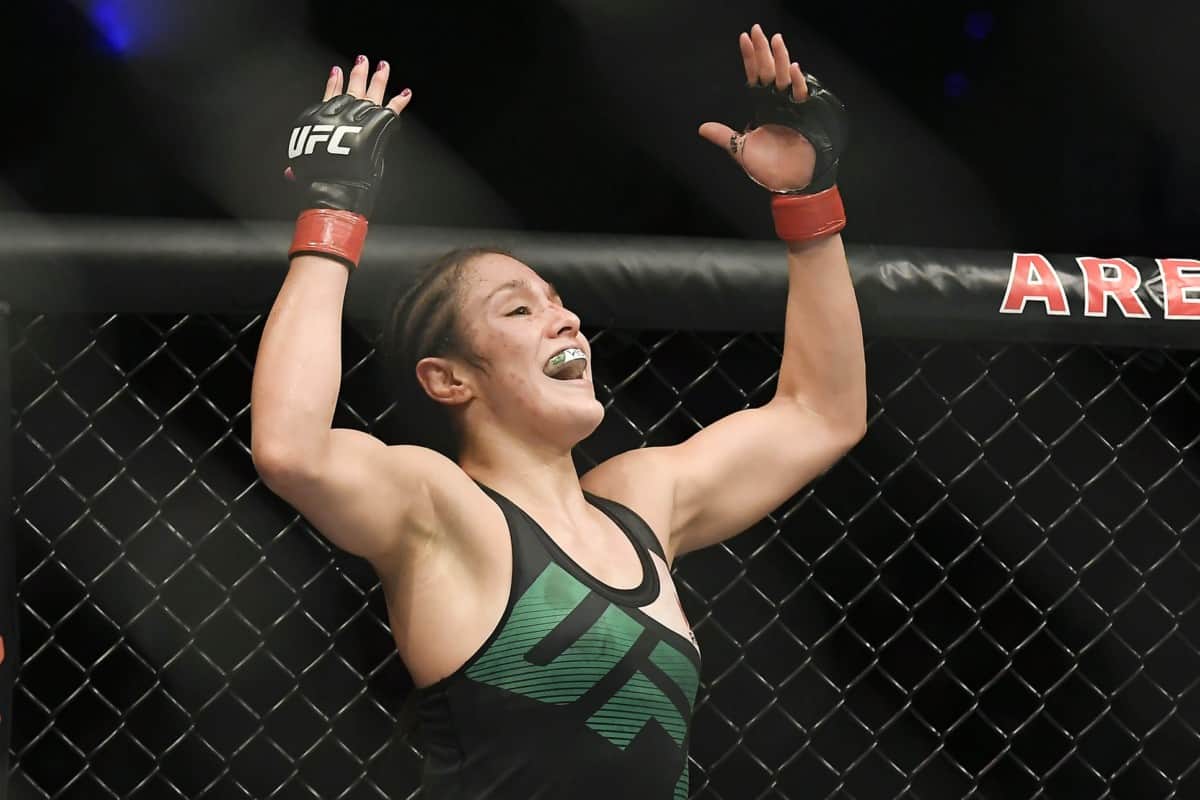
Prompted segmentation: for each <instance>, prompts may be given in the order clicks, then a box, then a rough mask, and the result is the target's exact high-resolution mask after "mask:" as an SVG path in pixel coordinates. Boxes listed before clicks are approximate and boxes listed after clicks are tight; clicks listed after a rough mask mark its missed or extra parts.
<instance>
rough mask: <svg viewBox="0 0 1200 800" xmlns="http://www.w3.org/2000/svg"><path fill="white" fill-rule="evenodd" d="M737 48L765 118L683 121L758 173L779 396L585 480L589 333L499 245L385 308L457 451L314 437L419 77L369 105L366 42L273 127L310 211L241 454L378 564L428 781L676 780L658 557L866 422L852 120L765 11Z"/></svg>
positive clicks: (406, 401)
mask: <svg viewBox="0 0 1200 800" xmlns="http://www.w3.org/2000/svg"><path fill="white" fill-rule="evenodd" d="M739 45H740V48H741V55H742V60H743V63H744V66H745V73H746V79H747V81H748V84H749V90H750V91H751V92H753V93H754V94H755V97H756V103H757V120H756V122H757V127H755V128H753V130H751V131H749V132H746V133H738V132H735V131H734V130H733V129H731V128H729V127H727V126H725V125H721V124H718V123H706V124H705V125H703V126H701V128H700V131H699V132H700V135H701V136H703V137H704V138H706V139H708V140H709V141H711V142H713V143H714V144H716V145H718V146H720V147H721V148H723V149H725V150H726V152H728V153H729V154H730V155H732V157H733V158H734V159H735V161H736V162H737V164H738V165H740V166H741V167H742V168H743V169H744V170H745V172H746V173H747V175H748V176H749V177H750V178H751V179H753V180H755V181H756V182H758V183H760V184H762V185H763V186H764V187H765V188H766V189H768V190H770V191H772V192H773V193H774V196H773V199H772V209H773V213H774V216H775V223H776V230H777V231H778V233H779V235H780V236H781V238H783V239H784V240H785V242H786V251H787V269H788V275H789V289H788V298H787V322H786V333H785V344H784V351H783V358H782V363H781V364H780V370H779V380H778V388H777V390H776V393H775V395H774V397H772V399H771V400H770V401H769V402H768V403H766V404H765V405H763V406H761V407H759V408H753V409H748V410H744V411H739V412H737V413H735V414H731V415H729V416H728V417H726V418H725V419H722V420H720V421H718V422H716V423H714V424H712V425H710V426H708V427H707V428H705V429H704V430H702V431H700V432H698V433H696V434H695V435H694V436H692V437H691V438H689V439H688V440H687V441H684V442H682V443H680V444H677V445H674V446H670V447H646V448H641V449H637V450H634V451H630V452H626V453H623V454H621V455H618V456H616V457H614V458H612V459H610V460H608V461H606V462H605V463H603V464H600V465H599V466H597V467H596V468H595V469H593V470H591V471H590V472H588V473H587V474H586V475H584V476H583V477H582V478H580V477H578V475H577V474H576V471H575V466H574V463H573V461H572V459H571V450H572V448H573V447H574V446H575V445H576V444H578V443H579V442H580V441H581V440H583V439H584V438H585V437H587V436H588V435H589V434H590V433H591V432H592V431H594V430H595V429H596V427H597V425H599V423H600V421H601V417H602V416H603V412H604V409H603V407H602V406H601V404H600V403H599V402H598V401H597V400H596V397H595V393H594V391H593V387H592V380H591V378H592V369H591V360H592V352H591V348H590V346H589V344H588V342H587V340H586V339H585V338H584V336H583V335H582V333H580V322H579V319H578V318H577V317H576V316H575V315H574V314H572V313H571V312H570V311H569V310H568V309H567V308H566V307H565V306H564V304H563V301H562V299H561V298H560V297H559V296H558V294H557V293H556V291H555V290H554V287H553V286H551V285H550V284H549V283H547V282H546V281H545V280H543V279H542V278H541V277H540V276H539V275H538V274H537V273H536V272H535V271H534V270H533V269H531V268H530V267H529V266H528V265H526V264H523V263H522V262H520V261H518V260H517V259H515V258H513V257H511V256H509V255H506V254H504V253H500V252H495V251H488V250H464V251H456V252H454V253H451V254H449V255H447V256H446V257H445V258H443V259H441V260H439V261H438V262H437V263H435V264H433V265H432V266H431V267H430V268H428V269H427V270H425V271H424V272H423V274H422V275H421V277H420V279H419V280H418V282H417V283H416V284H415V285H414V286H412V287H411V288H410V289H409V290H408V291H407V293H406V294H405V295H404V296H403V297H402V298H401V299H400V300H399V302H398V303H397V306H396V310H395V313H394V314H393V318H392V320H391V324H390V331H389V341H391V342H392V344H393V347H392V354H391V356H390V357H392V358H393V359H395V360H396V365H397V366H398V371H399V373H400V375H401V378H400V384H401V385H400V386H399V387H398V390H399V392H400V395H401V398H402V405H401V410H400V413H402V414H413V415H417V414H424V413H425V411H427V410H429V409H432V410H434V411H436V412H438V414H440V417H438V418H437V420H436V424H440V425H442V426H444V429H445V431H446V432H447V433H448V435H449V439H448V442H449V446H448V447H447V448H445V452H446V453H448V454H449V455H450V456H451V457H447V455H446V454H443V453H442V452H438V451H437V450H435V449H431V448H426V447H421V446H414V445H397V446H387V445H385V444H384V443H382V442H380V441H378V440H377V439H375V438H373V437H371V436H369V435H366V434H365V433H362V432H359V431H355V430H341V429H331V425H332V420H333V413H334V405H335V401H336V399H337V394H338V388H339V380H340V377H341V362H340V341H339V337H340V326H341V312H342V301H343V295H344V292H345V288H346V284H347V280H348V277H349V274H350V272H352V271H353V270H354V269H355V268H356V265H357V261H358V256H359V253H360V251H361V248H362V243H363V240H364V238H365V234H366V218H367V216H368V215H369V214H370V209H371V204H372V199H373V195H374V191H375V189H376V187H377V186H378V184H379V181H380V180H381V178H382V173H383V155H382V154H383V146H384V142H385V141H386V135H387V132H388V129H389V128H390V127H391V126H392V123H393V122H395V120H396V119H397V116H398V115H399V114H401V113H402V112H403V111H404V109H405V107H406V106H407V105H408V103H409V101H410V100H411V93H410V92H409V91H408V90H405V91H403V92H401V93H400V95H398V96H397V97H395V98H393V99H392V100H391V101H390V102H388V103H387V105H386V106H384V105H382V102H383V99H384V89H385V86H386V84H387V81H388V65H387V64H386V63H384V62H381V63H380V64H379V65H378V66H377V67H376V68H375V70H374V71H373V72H372V71H370V70H369V66H368V61H367V59H366V58H365V57H361V56H360V57H359V58H358V60H357V62H356V63H355V65H354V67H353V69H352V70H351V71H350V75H349V81H348V82H347V83H346V86H345V91H344V92H343V81H342V74H341V72H340V70H338V69H337V68H335V69H334V70H333V72H332V74H331V75H330V77H329V80H328V82H327V84H326V87H325V97H324V100H323V101H322V102H321V103H320V104H317V105H316V106H313V107H312V108H310V109H309V110H307V111H306V112H305V113H304V114H303V115H302V116H301V118H300V120H299V122H298V123H297V126H296V128H295V130H294V131H293V132H292V136H291V141H290V146H289V154H290V163H291V167H290V170H291V172H292V174H293V175H294V177H295V179H296V180H297V181H298V182H299V184H300V185H301V186H302V187H303V188H304V189H305V190H306V191H307V198H308V210H306V211H304V212H303V213H302V214H301V215H300V218H299V220H298V222H297V229H296V237H295V240H294V242H293V245H292V249H291V265H290V268H289V272H288V274H287V277H286V279H285V281H284V283H283V287H282V288H281V290H280V292H279V296H278V298H277V300H276V301H275V304H274V306H273V308H272V310H271V314H270V317H269V319H268V321H267V324H266V329H265V330H264V332H263V337H262V343H261V345H260V349H259V353H258V362H257V364H256V367H255V371H254V385H253V394H252V425H253V436H252V453H253V458H254V463H255V466H256V468H257V470H258V472H259V474H260V475H261V477H262V479H263V481H264V482H265V483H266V484H267V486H269V487H270V488H271V489H272V490H273V491H275V492H276V493H277V494H279V495H280V496H281V497H282V498H284V499H285V500H287V501H288V502H289V503H291V504H292V505H293V506H294V507H295V508H296V509H297V510H298V511H299V512H300V513H302V514H303V515H304V516H305V517H307V518H308V519H309V520H310V521H311V522H312V523H313V525H314V526H315V527H316V528H317V529H318V530H320V531H321V532H322V533H323V534H324V535H325V536H327V537H328V538H329V539H330V540H331V541H332V542H333V543H334V544H336V545H338V546H339V547H342V548H344V549H345V550H347V551H349V552H351V553H355V554H357V555H359V556H361V557H363V558H365V559H367V560H368V561H369V562H370V563H371V564H372V565H373V566H374V568H375V570H376V571H377V573H378V575H379V579H380V581H381V583H382V586H383V590H384V594H385V597H386V599H387V609H388V617H389V621H390V624H391V629H392V632H393V634H394V638H395V642H396V647H397V650H398V652H399V654H400V657H401V658H402V659H403V661H404V663H405V665H406V666H407V668H408V670H409V672H410V673H411V675H412V677H413V680H414V683H415V685H416V686H417V687H418V688H417V690H416V691H417V711H418V717H419V719H420V723H421V729H422V739H423V742H424V750H425V755H426V759H425V767H424V776H423V788H424V790H425V793H424V795H423V796H425V797H431V798H480V797H488V798H513V799H514V800H516V799H517V798H519V799H520V800H528V799H529V798H572V800H585V799H586V798H604V799H605V800H610V799H611V798H614V797H623V798H669V797H675V798H683V797H686V796H687V793H688V770H687V745H688V735H689V725H690V721H691V714H692V704H693V702H694V700H695V695H696V689H697V685H698V681H699V667H700V659H699V653H698V652H697V648H696V644H695V640H694V638H693V637H692V636H691V631H690V626H689V624H688V621H687V620H686V619H685V618H684V615H683V612H682V610H681V608H680V605H679V601H678V597H677V595H676V592H675V587H674V584H673V583H672V579H671V575H670V571H669V570H670V567H671V564H672V562H673V561H674V559H675V558H676V557H678V556H679V555H681V554H683V553H687V552H689V551H692V550H696V549H698V548H702V547H707V546H709V545H712V544H715V543H717V542H720V541H722V540H724V539H727V538H729V537H731V536H734V535H736V534H737V533H739V532H741V531H743V530H745V529H746V528H748V527H750V526H751V525H752V524H753V523H755V522H756V521H757V520H759V519H760V518H762V517H763V516H764V515H766V514H767V513H768V512H769V511H771V510H772V509H774V508H776V507H778V506H779V505H781V504H782V503H784V502H785V501H786V500H787V499H788V498H789V497H791V496H792V495H794V494H795V493H796V492H798V491H799V490H800V489H801V488H802V487H803V486H804V485H805V484H806V483H808V482H809V481H810V480H812V479H813V478H814V477H816V476H817V475H819V474H820V473H821V472H823V471H824V470H826V469H827V468H828V467H829V466H830V465H832V464H833V463H834V462H835V461H837V460H838V459H839V458H840V457H841V456H842V455H843V454H844V453H846V451H847V450H849V449H850V448H851V447H852V446H853V445H854V444H855V443H856V442H857V441H858V440H859V438H860V437H861V436H862V435H863V432H864V429H865V420H866V388H865V376H864V362H863V348H862V334H861V330H860V327H859V319H858V312H857V307H856V304H855V298H854V292H853V288H852V286H851V282H850V276H849V270H848V268H847V264H846V258H845V253H844V251H843V248H842V242H841V238H840V236H839V234H838V231H840V230H841V228H842V226H843V225H844V212H843V210H842V205H841V201H840V198H839V197H838V194H837V187H836V184H835V178H836V168H837V162H838V157H839V155H840V153H841V149H842V147H843V143H844V138H845V133H844V112H843V111H842V108H841V106H840V104H839V103H838V102H837V100H836V99H835V98H834V97H833V96H832V95H830V94H829V93H828V92H827V91H825V90H824V89H823V88H822V87H821V86H820V84H819V83H817V82H816V81H815V80H814V79H813V78H812V77H811V76H808V77H807V78H806V76H804V75H803V74H802V73H801V71H800V68H799V67H798V66H797V65H796V64H794V63H792V62H791V61H790V59H789V56H788V52H787V48H786V47H785V45H784V42H783V38H782V37H781V36H779V35H776V36H775V37H774V38H773V40H770V41H769V40H768V39H767V37H766V35H765V34H764V33H763V31H762V29H761V28H760V27H759V26H757V25H756V26H754V28H753V29H752V30H751V31H750V32H749V33H743V34H741V36H740V37H739ZM782 266H783V265H782V264H781V267H782ZM423 424H425V425H427V426H428V425H434V424H435V422H429V423H423Z"/></svg>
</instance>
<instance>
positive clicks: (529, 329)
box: [461, 253, 604, 449]
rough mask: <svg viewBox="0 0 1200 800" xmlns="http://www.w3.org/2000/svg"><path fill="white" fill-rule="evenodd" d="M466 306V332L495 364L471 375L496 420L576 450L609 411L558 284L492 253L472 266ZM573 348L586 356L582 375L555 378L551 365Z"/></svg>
mask: <svg viewBox="0 0 1200 800" xmlns="http://www.w3.org/2000/svg"><path fill="white" fill-rule="evenodd" d="M462 303H463V306H462V317H461V321H462V325H463V328H464V332H465V333H466V336H467V339H468V341H469V342H470V344H471V347H472V348H473V349H474V351H475V352H476V353H477V354H479V355H481V356H482V357H483V358H484V360H485V361H486V363H487V365H488V366H487V371H486V373H484V372H481V371H479V370H470V371H469V373H468V374H469V380H470V381H471V382H472V383H473V384H474V386H473V388H474V390H475V392H474V394H475V397H476V399H478V400H480V401H482V403H483V405H484V406H485V407H486V415H487V416H488V417H490V418H491V419H489V420H487V421H488V422H489V423H499V424H500V425H502V426H503V427H505V428H506V429H508V430H511V431H513V432H514V433H516V434H517V435H518V436H519V437H521V438H527V437H528V438H533V439H534V440H539V441H549V442H550V443H552V444H553V445H555V446H564V447H566V448H568V449H569V448H570V447H574V446H575V444H577V443H578V442H579V441H581V440H583V439H585V438H586V437H587V436H588V435H590V434H591V433H592V431H594V430H595V429H596V427H597V426H598V425H599V424H600V422H601V420H602V419H603V418H604V407H603V406H602V405H601V404H600V402H599V401H597V400H596V393H595V389H594V387H593V385H592V363H591V362H592V352H591V348H590V346H589V345H588V342H587V339H586V338H584V336H583V334H582V333H581V332H580V330H579V318H578V317H576V316H575V315H574V314H573V313H571V312H570V311H568V310H567V309H565V308H563V305H562V299H561V298H560V297H559V296H558V293H557V292H556V291H555V290H554V287H553V286H551V285H550V284H548V283H547V282H546V281H544V280H543V279H542V278H541V277H540V276H539V275H538V274H537V273H536V272H534V271H533V270H532V269H530V268H529V267H528V266H526V265H525V264H522V263H521V262H520V261H517V260H516V259H514V258H511V257H509V256H505V255H500V254H495V253H489V254H486V255H483V256H480V257H478V258H476V259H474V260H473V261H472V262H471V264H470V265H468V267H467V268H466V271H465V273H464V274H463V285H462ZM568 347H570V348H577V349H579V350H582V351H583V353H584V355H585V356H586V362H584V363H585V364H586V366H585V368H584V369H583V373H582V375H581V376H580V377H578V378H574V379H561V378H562V376H560V377H559V378H552V377H550V376H549V375H547V374H546V368H547V362H548V361H549V360H550V358H551V357H553V356H555V355H556V354H558V353H560V352H561V351H562V350H564V349H565V348H568ZM576 369H577V368H576ZM567 374H568V375H573V374H575V372H568V373H567ZM468 422H469V424H470V420H469V421H468Z"/></svg>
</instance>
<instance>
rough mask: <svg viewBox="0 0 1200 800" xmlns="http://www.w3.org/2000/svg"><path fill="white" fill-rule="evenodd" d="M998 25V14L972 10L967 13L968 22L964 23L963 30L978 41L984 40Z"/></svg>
mask: <svg viewBox="0 0 1200 800" xmlns="http://www.w3.org/2000/svg"><path fill="white" fill-rule="evenodd" d="M995 25H996V15H995V14H993V13H992V12H990V11H972V12H971V13H970V14H967V19H966V22H964V23H963V30H964V31H966V34H967V36H969V37H971V38H972V39H974V40H976V41H980V42H981V41H983V40H984V39H986V38H987V37H988V36H990V35H991V33H992V28H994V27H995Z"/></svg>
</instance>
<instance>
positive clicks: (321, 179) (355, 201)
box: [288, 94, 398, 269]
mask: <svg viewBox="0 0 1200 800" xmlns="http://www.w3.org/2000/svg"><path fill="white" fill-rule="evenodd" d="M397 119H398V118H397V116H396V114H395V113H394V112H393V111H391V110H390V109H387V108H384V107H383V106H380V105H379V104H378V103H374V102H372V101H370V100H365V99H359V98H355V97H352V96H351V95H348V94H341V95H338V96H337V97H334V98H332V99H330V100H326V101H324V102H322V103H317V104H315V105H313V106H310V107H309V108H307V109H305V110H304V112H303V113H302V114H301V115H300V118H299V119H297V120H296V125H295V127H294V128H293V129H292V134H291V137H290V139H289V140H288V158H289V159H290V163H291V172H292V175H293V176H294V177H295V179H296V182H297V183H298V184H299V185H300V186H301V188H302V189H303V190H304V192H305V198H306V199H305V208H306V209H307V210H305V211H302V212H301V214H300V217H299V219H298V220H297V221H296V235H295V238H294V239H293V240H292V247H291V249H290V250H289V252H288V255H289V257H294V256H297V255H304V254H317V255H323V256H327V257H330V258H335V259H337V260H339V261H341V262H343V263H344V264H346V265H347V266H349V267H350V268H352V269H353V268H354V267H356V266H357V265H358V259H359V256H360V255H361V254H362V247H363V243H364V242H365V241H366V236H367V217H369V216H370V214H371V210H372V208H373V206H374V203H375V196H376V194H377V193H378V191H379V185H380V182H381V180H382V178H383V155H384V149H385V147H386V145H387V140H388V136H389V135H390V133H391V131H393V130H394V129H395V128H394V123H395V122H396V120H397Z"/></svg>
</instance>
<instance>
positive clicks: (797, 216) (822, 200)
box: [771, 186, 846, 242]
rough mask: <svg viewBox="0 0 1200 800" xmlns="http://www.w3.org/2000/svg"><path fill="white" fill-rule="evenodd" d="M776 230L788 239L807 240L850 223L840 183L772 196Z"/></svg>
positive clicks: (785, 239) (781, 237)
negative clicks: (813, 189) (807, 190)
mask: <svg viewBox="0 0 1200 800" xmlns="http://www.w3.org/2000/svg"><path fill="white" fill-rule="evenodd" d="M771 214H772V215H773V216H774V217H775V233H777V234H779V238H780V239H783V240H784V241H787V242H807V241H809V240H812V239H820V238H821V237H822V236H830V235H832V234H835V233H837V232H838V231H840V230H841V229H842V228H844V227H846V209H845V208H844V207H843V206H842V196H841V194H839V193H838V188H837V186H830V187H829V188H828V189H826V190H824V191H822V192H817V193H816V194H777V195H775V196H774V197H772V198H771Z"/></svg>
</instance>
